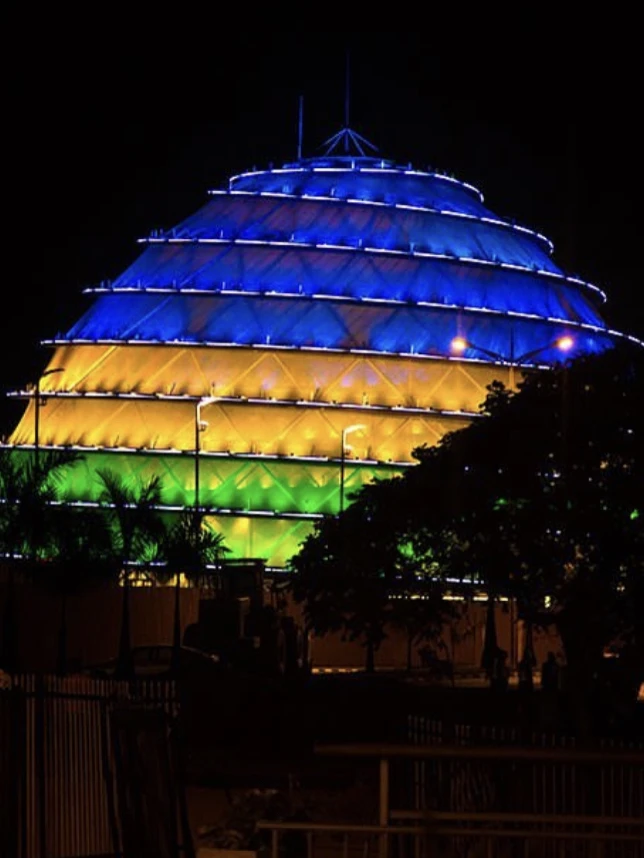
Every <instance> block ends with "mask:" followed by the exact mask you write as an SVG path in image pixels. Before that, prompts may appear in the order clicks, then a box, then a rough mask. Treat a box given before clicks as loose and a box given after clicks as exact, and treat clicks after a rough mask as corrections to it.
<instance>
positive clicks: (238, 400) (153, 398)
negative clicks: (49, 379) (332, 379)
mask: <svg viewBox="0 0 644 858" xmlns="http://www.w3.org/2000/svg"><path fill="white" fill-rule="evenodd" d="M500 363H502V362H500ZM6 396H7V398H17V399H34V398H35V396H36V394H35V392H34V391H32V390H18V391H10V392H8V393H7V394H6ZM38 397H39V399H45V398H47V399H103V400H112V399H118V400H136V401H139V402H141V401H145V402H160V401H166V402H180V403H182V404H185V403H186V402H187V403H197V402H201V400H202V397H201V396H190V395H189V394H185V395H179V394H164V393H137V392H135V391H129V392H127V393H120V392H118V391H99V390H91V391H85V390H80V391H79V390H51V391H49V390H47V391H43V390H41V391H40V393H39V394H38ZM210 404H211V405H218V404H221V405H271V406H277V407H281V408H313V409H315V410H318V409H323V410H338V409H345V410H349V411H360V412H362V413H365V414H368V413H369V412H380V413H384V414H416V415H425V416H427V417H463V418H467V419H471V418H476V417H480V416H481V415H480V413H479V412H477V411H458V410H454V411H452V410H442V409H440V408H420V407H413V406H407V405H362V404H358V403H353V402H324V401H317V400H310V399H273V398H262V397H260V396H221V397H219V396H218V397H217V398H216V399H215V400H214V401H213V402H212V403H210Z"/></svg>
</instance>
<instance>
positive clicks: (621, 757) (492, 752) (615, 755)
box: [315, 743, 644, 764]
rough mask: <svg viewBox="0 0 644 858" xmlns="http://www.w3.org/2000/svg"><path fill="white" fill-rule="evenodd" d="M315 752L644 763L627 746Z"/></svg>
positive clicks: (367, 747)
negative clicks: (620, 748) (624, 747)
mask: <svg viewBox="0 0 644 858" xmlns="http://www.w3.org/2000/svg"><path fill="white" fill-rule="evenodd" d="M315 753H316V754H319V755H321V756H325V757H363V758H368V759H379V760H383V759H387V760H393V759H431V758H442V759H444V758H451V759H456V758H461V759H477V760H533V761H534V762H539V763H543V762H573V761H574V762H579V763H633V764H644V752H643V751H637V750H631V749H628V748H627V749H624V750H617V749H615V748H610V749H602V748H597V749H590V748H562V747H560V748H535V747H521V746H515V745H511V746H498V745H494V746H493V745H485V746H477V747H472V746H468V745H445V744H440V745H409V744H402V743H401V744H389V743H383V744H378V743H364V744H362V743H360V744H347V745H334V744H329V745H317V746H316V747H315Z"/></svg>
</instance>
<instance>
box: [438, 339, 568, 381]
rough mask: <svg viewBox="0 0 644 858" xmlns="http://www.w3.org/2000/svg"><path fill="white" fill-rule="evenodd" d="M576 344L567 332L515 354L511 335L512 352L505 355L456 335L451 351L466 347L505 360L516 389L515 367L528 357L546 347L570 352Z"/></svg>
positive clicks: (461, 350)
mask: <svg viewBox="0 0 644 858" xmlns="http://www.w3.org/2000/svg"><path fill="white" fill-rule="evenodd" d="M574 345H575V341H574V339H573V338H572V337H571V336H568V335H567V334H566V335H564V336H561V337H557V338H556V339H554V340H551V341H550V342H548V343H546V344H545V345H543V346H539V348H537V349H530V351H527V352H524V353H523V354H520V355H515V354H514V336H513V335H512V336H511V337H510V354H509V356H508V355H504V354H502V353H501V352H496V351H493V350H492V349H487V348H484V347H483V346H479V345H478V344H477V343H473V342H472V340H468V339H467V338H466V337H454V339H453V340H452V341H451V343H450V351H451V352H453V353H454V354H459V355H460V354H463V352H464V351H465V350H466V349H472V350H473V351H477V352H480V353H481V354H484V355H487V357H491V358H492V359H493V360H499V361H503V363H506V364H508V365H509V373H510V387H511V388H513V389H514V378H515V375H514V373H515V369H516V368H517V367H519V366H521V365H522V364H523V363H525V361H526V360H528V358H531V357H535V356H536V355H538V354H540V353H541V352H545V351H546V349H551V348H557V349H559V351H560V352H564V353H565V352H569V351H570V350H571V349H572V348H573V346H574Z"/></svg>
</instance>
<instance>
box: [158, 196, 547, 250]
mask: <svg viewBox="0 0 644 858" xmlns="http://www.w3.org/2000/svg"><path fill="white" fill-rule="evenodd" d="M208 195H209V196H213V197H214V196H239V197H250V198H255V197H268V198H270V199H290V200H306V201H307V202H324V203H336V204H338V205H344V204H345V203H346V204H348V205H353V206H368V207H373V206H378V207H380V208H385V209H396V210H400V211H410V212H420V213H423V214H429V215H442V216H444V217H454V218H463V219H464V220H471V221H476V222H479V223H486V224H491V225H492V226H497V227H502V228H503V229H509V230H513V231H516V232H523V233H525V234H526V235H528V236H530V237H531V238H534V239H536V240H537V241H539V242H541V243H543V244H545V245H546V247H547V248H548V251H549V252H550V253H551V254H552V253H553V252H554V249H555V248H554V244H553V243H552V241H551V240H550V239H549V238H548V237H547V236H545V235H543V233H540V232H536V231H535V230H533V229H529V228H528V227H526V226H521V225H520V224H517V223H512V222H511V221H507V220H502V219H500V218H492V217H486V216H485V215H475V214H470V213H468V212H457V211H453V210H452V209H438V208H428V207H427V206H413V205H410V204H407V203H385V202H381V201H379V200H378V201H376V200H359V199H354V198H353V197H327V196H324V195H322V194H320V195H319V196H316V195H315V194H286V193H278V192H277V191H234V190H228V191H225V190H224V191H222V190H213V191H208ZM174 231H176V227H175V229H174V230H170V232H171V233H173V232H174Z"/></svg>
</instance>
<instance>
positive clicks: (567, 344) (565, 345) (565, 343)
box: [557, 336, 575, 352]
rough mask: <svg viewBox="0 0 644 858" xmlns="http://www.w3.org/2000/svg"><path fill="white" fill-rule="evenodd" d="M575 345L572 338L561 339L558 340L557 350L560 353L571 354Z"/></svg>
mask: <svg viewBox="0 0 644 858" xmlns="http://www.w3.org/2000/svg"><path fill="white" fill-rule="evenodd" d="M574 345H575V341H574V340H573V338H572V337H568V336H566V337H560V338H559V339H558V340H557V348H558V349H559V351H560V352H569V351H570V349H571V348H572V347H573V346H574Z"/></svg>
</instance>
